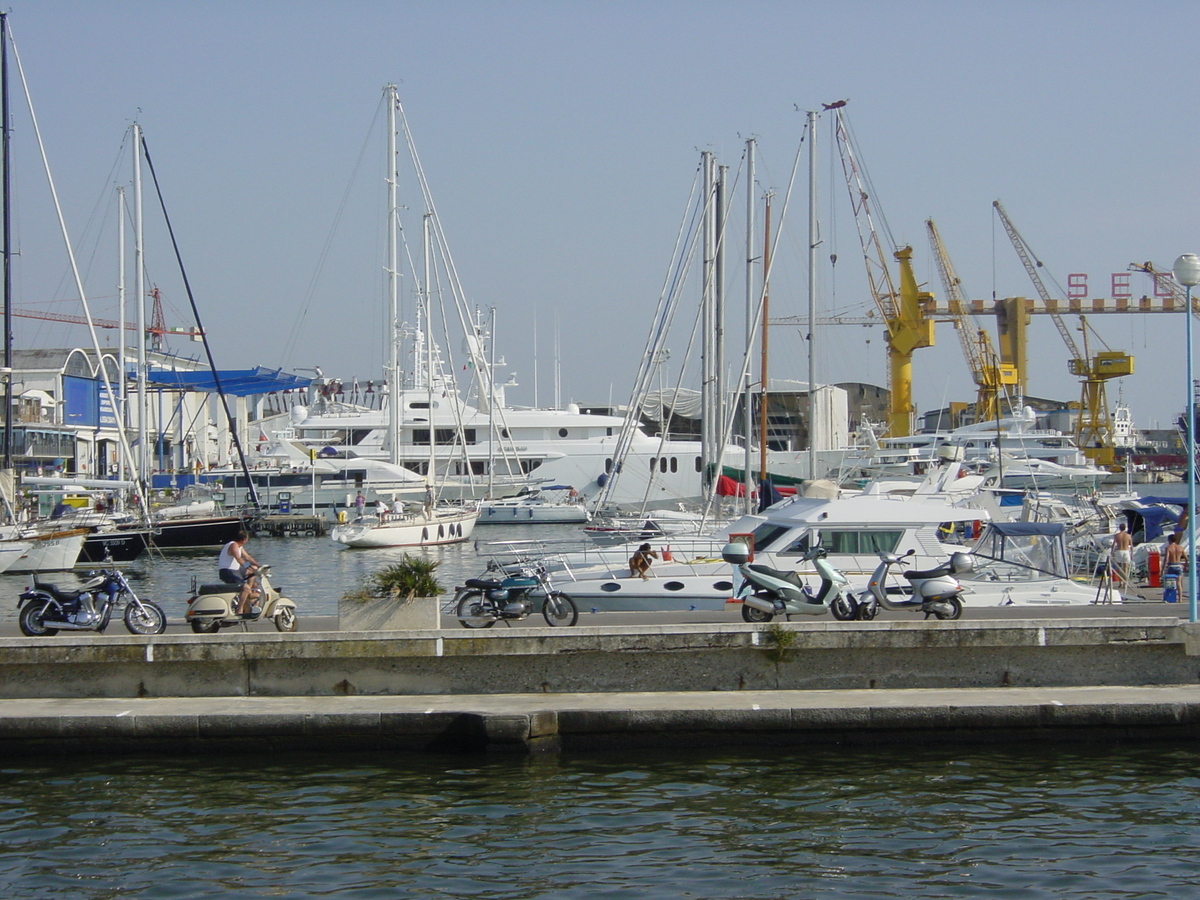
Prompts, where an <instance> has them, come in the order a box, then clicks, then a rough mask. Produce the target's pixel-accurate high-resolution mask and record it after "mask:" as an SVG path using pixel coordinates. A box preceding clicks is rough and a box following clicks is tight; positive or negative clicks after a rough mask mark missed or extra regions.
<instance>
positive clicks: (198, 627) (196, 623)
mask: <svg viewBox="0 0 1200 900" xmlns="http://www.w3.org/2000/svg"><path fill="white" fill-rule="evenodd" d="M220 630H221V626H220V625H218V624H217V623H216V622H202V621H200V620H199V619H192V631H194V632H195V633H196V634H216V633H217V632H218V631H220Z"/></svg>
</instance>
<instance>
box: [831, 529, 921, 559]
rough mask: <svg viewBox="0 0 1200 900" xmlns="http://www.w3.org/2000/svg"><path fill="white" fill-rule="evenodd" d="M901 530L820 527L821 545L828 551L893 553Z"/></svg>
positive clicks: (898, 542)
mask: <svg viewBox="0 0 1200 900" xmlns="http://www.w3.org/2000/svg"><path fill="white" fill-rule="evenodd" d="M902 537H904V532H903V531H863V530H861V529H855V530H853V531H834V530H832V529H825V528H822V529H821V546H822V547H824V548H825V549H826V550H828V551H829V552H830V553H850V554H866V553H870V554H875V553H895V552H896V548H897V547H898V546H899V545H900V539H901V538H902Z"/></svg>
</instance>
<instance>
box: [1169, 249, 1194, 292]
mask: <svg viewBox="0 0 1200 900" xmlns="http://www.w3.org/2000/svg"><path fill="white" fill-rule="evenodd" d="M1173 271H1174V273H1175V280H1176V281H1178V282H1179V283H1180V284H1181V285H1183V286H1184V287H1195V286H1196V285H1198V284H1200V256H1197V255H1196V254H1195V253H1185V254H1183V256H1181V257H1179V259H1177V260H1175V265H1174V267H1173Z"/></svg>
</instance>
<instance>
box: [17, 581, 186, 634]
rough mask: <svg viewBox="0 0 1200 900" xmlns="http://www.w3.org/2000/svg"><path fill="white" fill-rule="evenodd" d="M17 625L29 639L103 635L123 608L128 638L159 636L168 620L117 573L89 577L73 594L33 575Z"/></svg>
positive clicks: (156, 605) (165, 627)
mask: <svg viewBox="0 0 1200 900" xmlns="http://www.w3.org/2000/svg"><path fill="white" fill-rule="evenodd" d="M20 603H21V604H23V605H22V606H21V611H20V612H19V613H18V616H17V621H18V624H19V625H20V628H21V633H22V634H25V635H28V636H30V637H38V636H40V635H49V634H58V632H60V631H94V632H96V633H97V634H103V633H104V629H105V628H107V627H108V623H109V620H110V619H111V618H112V615H113V612H115V611H116V610H117V609H118V608H119V607H120V606H121V605H124V606H125V613H124V619H125V627H126V628H128V629H129V632H130V634H162V633H163V632H164V631H166V630H167V616H166V614H165V613H164V612H163V611H162V608H161V607H160V606H158V604H156V603H153V602H151V601H149V600H143V599H141V598H140V597H138V595H137V594H136V593H134V590H133V588H131V587H130V586H129V582H128V581H127V580H126V578H125V575H124V574H123V573H122V572H121V571H120V570H118V569H115V568H114V569H104V570H102V571H97V572H90V573H88V580H87V581H85V582H84V583H83V585H82V586H81V587H80V588H78V589H76V590H62V589H61V588H59V587H58V585H55V584H50V583H49V582H46V581H42V580H41V579H39V578H38V576H37V573H36V572H35V573H34V574H33V584H32V585H31V586H30V588H29V590H27V591H23V592H22V593H21V599H20Z"/></svg>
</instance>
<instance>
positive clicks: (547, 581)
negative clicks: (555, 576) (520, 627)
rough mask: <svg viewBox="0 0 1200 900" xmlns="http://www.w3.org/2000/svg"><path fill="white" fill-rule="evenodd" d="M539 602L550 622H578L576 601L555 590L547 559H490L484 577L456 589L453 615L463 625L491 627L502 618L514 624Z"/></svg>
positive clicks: (557, 623)
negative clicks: (507, 561)
mask: <svg viewBox="0 0 1200 900" xmlns="http://www.w3.org/2000/svg"><path fill="white" fill-rule="evenodd" d="M539 601H540V603H541V610H542V618H544V619H545V620H546V624H547V625H550V626H552V627H557V626H569V625H574V624H575V623H576V622H578V621H579V609H578V608H577V607H576V606H575V601H574V600H572V599H571V598H570V597H568V596H567V595H566V594H564V593H563V592H562V591H559V590H556V589H555V587H554V584H553V582H552V580H551V578H550V573H549V571H547V569H546V564H545V562H544V561H542V560H517V561H515V562H509V563H503V562H500V561H499V560H490V561H489V562H488V564H487V569H486V570H485V572H484V575H483V576H481V577H479V578H468V579H467V581H466V584H464V585H463V586H462V587H458V588H455V594H454V614H455V615H456V616H458V621H459V622H461V623H462V626H463V627H464V628H491V627H492V626H493V625H495V624H496V623H497V622H499V621H503V622H504V623H505V624H508V625H511V624H512V622H513V621H515V620H518V619H524V618H526V617H527V616H530V615H532V614H533V611H534V609H535V608H537V606H538V603H539Z"/></svg>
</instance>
